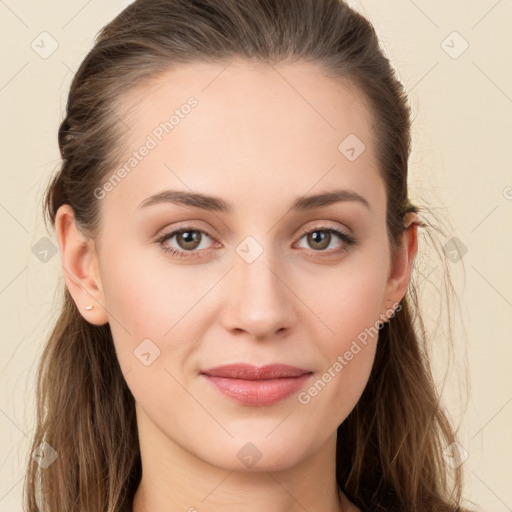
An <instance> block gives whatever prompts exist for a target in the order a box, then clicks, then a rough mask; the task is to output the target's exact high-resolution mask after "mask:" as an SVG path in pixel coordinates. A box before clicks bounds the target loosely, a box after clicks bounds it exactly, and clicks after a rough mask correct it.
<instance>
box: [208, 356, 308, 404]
mask: <svg viewBox="0 0 512 512" xmlns="http://www.w3.org/2000/svg"><path fill="white" fill-rule="evenodd" d="M201 374H202V375H204V376H205V377H206V379H207V380H208V381H209V382H210V383H212V384H213V385H215V387H216V388H217V389H218V390H219V391H220V392H221V393H223V394H224V395H226V396H228V397H230V398H233V399H235V400H238V401H239V402H242V403H244V404H247V405H253V406H265V405H271V404H274V403H277V402H279V401H281V400H283V399H285V398H287V397H288V396H290V395H291V394H293V393H294V392H296V391H298V390H299V389H300V388H301V387H302V386H303V385H304V383H305V381H306V380H308V379H309V377H310V376H311V374H312V372H311V371H308V370H303V369H301V368H296V367H294V366H288V365H284V364H272V365H266V366H261V367H257V366H253V365H249V364H228V365H224V366H218V367H216V368H211V369H208V370H204V371H203V372H201Z"/></svg>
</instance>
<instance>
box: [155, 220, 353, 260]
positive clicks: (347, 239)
mask: <svg viewBox="0 0 512 512" xmlns="http://www.w3.org/2000/svg"><path fill="white" fill-rule="evenodd" d="M190 231H192V232H194V233H201V234H202V235H206V236H207V237H208V238H212V237H211V236H210V235H209V234H208V233H207V232H206V231H203V230H201V229H193V228H192V227H185V228H179V229H177V230H174V231H170V232H169V233H164V234H163V235H162V236H160V237H159V238H157V239H156V240H155V243H158V244H159V245H160V247H161V248H162V250H163V251H165V252H166V253H170V254H171V255H172V256H176V257H178V258H195V257H197V256H199V255H198V253H199V252H201V250H197V249H194V250H193V251H180V250H177V249H174V248H172V247H168V246H166V245H165V244H164V242H165V241H166V240H167V239H169V238H172V237H173V236H174V235H178V234H180V233H185V232H190ZM317 231H319V232H330V233H334V234H335V235H337V236H338V238H339V239H340V240H341V241H342V242H344V245H343V246H342V247H340V248H338V249H333V250H331V251H325V250H318V251H314V250H313V249H312V250H313V252H316V253H327V254H328V255H330V256H334V255H337V254H341V253H343V252H347V251H348V250H349V248H350V247H351V246H353V245H355V244H356V243H357V241H356V239H355V238H354V237H353V236H351V235H349V234H348V233H345V232H343V231H341V230H339V229H336V228H328V227H325V226H318V227H316V228H313V229H310V230H309V231H305V232H304V233H302V234H301V236H300V237H299V240H301V239H302V238H304V236H306V235H309V234H311V233H315V232H317ZM202 250H204V249H202ZM189 254H190V255H189ZM196 255H197V256H196ZM315 257H317V256H315ZM319 257H323V256H319Z"/></svg>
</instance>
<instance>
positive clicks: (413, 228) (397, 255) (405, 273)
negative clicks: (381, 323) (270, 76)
mask: <svg viewBox="0 0 512 512" xmlns="http://www.w3.org/2000/svg"><path fill="white" fill-rule="evenodd" d="M419 224H420V222H419V220H418V216H417V214H416V213H414V212H410V213H407V215H405V217H404V228H405V229H404V232H403V234H402V240H401V244H400V247H398V248H397V249H396V250H395V251H394V252H393V254H392V255H391V267H390V271H389V276H388V281H387V283H386V288H385V293H384V304H383V308H384V307H386V305H387V310H386V311H387V314H386V313H385V314H383V315H382V316H383V317H388V316H389V313H390V312H391V311H390V310H393V309H395V308H393V307H392V306H391V305H393V304H398V303H399V302H400V301H401V300H402V299H403V297H404V296H405V294H406V292H407V287H408V286H409V281H410V278H411V272H412V266H413V263H414V259H415V257H416V254H417V252H418V225H419Z"/></svg>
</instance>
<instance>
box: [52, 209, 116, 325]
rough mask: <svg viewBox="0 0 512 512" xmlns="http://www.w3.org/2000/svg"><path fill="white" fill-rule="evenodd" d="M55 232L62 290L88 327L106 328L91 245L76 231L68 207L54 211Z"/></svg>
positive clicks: (95, 262) (101, 296) (97, 273)
mask: <svg viewBox="0 0 512 512" xmlns="http://www.w3.org/2000/svg"><path fill="white" fill-rule="evenodd" d="M55 231H56V236H57V241H58V244H59V251H60V254H61V262H62V268H63V272H64V279H65V281H66V286H67V287H68V290H69V293H70V294H71V296H72V297H73V300H74V301H75V304H76V306H77V308H78V310H79V311H80V313H81V315H82V316H83V317H84V318H85V320H87V321H88V322H89V323H91V324H94V325H104V324H106V323H107V322H108V317H107V314H106V312H105V309H104V308H103V307H102V304H104V297H103V290H102V287H101V280H100V278H99V272H98V268H97V256H96V253H95V251H94V242H93V241H92V240H91V239H89V238H87V237H86V236H85V235H84V234H83V233H82V232H81V231H80V230H79V229H78V227H77V225H76V222H75V215H74V212H73V209H72V208H71V206H70V205H67V204H65V205H62V206H61V207H60V208H59V209H58V211H57V213H56V216H55ZM90 306H93V307H90Z"/></svg>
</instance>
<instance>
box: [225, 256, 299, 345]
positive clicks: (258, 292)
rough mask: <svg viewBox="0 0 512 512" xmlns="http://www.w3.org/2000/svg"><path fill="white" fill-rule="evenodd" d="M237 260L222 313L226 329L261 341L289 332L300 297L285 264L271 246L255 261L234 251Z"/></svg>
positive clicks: (229, 279) (228, 279) (295, 321)
mask: <svg viewBox="0 0 512 512" xmlns="http://www.w3.org/2000/svg"><path fill="white" fill-rule="evenodd" d="M241 254H243V252H241ZM233 261H234V268H233V269H232V270H231V272H229V276H227V283H226V286H227V289H226V294H227V297H228V299H227V302H226V304H225V308H224V311H223V314H222V322H223V325H224V327H225V329H227V330H228V331H230V332H235V331H236V333H237V335H238V336H240V335H242V333H245V334H246V335H248V336H250V337H252V338H255V339H256V340H257V341H264V340H267V339H269V340H270V339H272V338H274V339H275V337H276V336H279V337H282V336H284V335H286V334H287V333H289V332H290V331H291V330H292V329H293V327H294V326H295V325H296V323H297V314H296V311H295V309H294V305H295V303H296V301H297V299H296V298H295V295H294V293H293V284H292V283H290V282H289V281H290V278H289V276H288V275H287V273H286V272H285V268H286V267H285V265H283V263H282V262H279V261H278V260H277V258H276V257H275V255H274V254H273V252H272V251H271V250H270V249H264V250H263V251H262V252H261V254H260V255H259V256H258V257H257V258H256V259H255V260H254V261H252V262H250V261H251V260H250V259H244V257H241V256H240V255H239V254H238V253H234V255H233Z"/></svg>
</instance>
